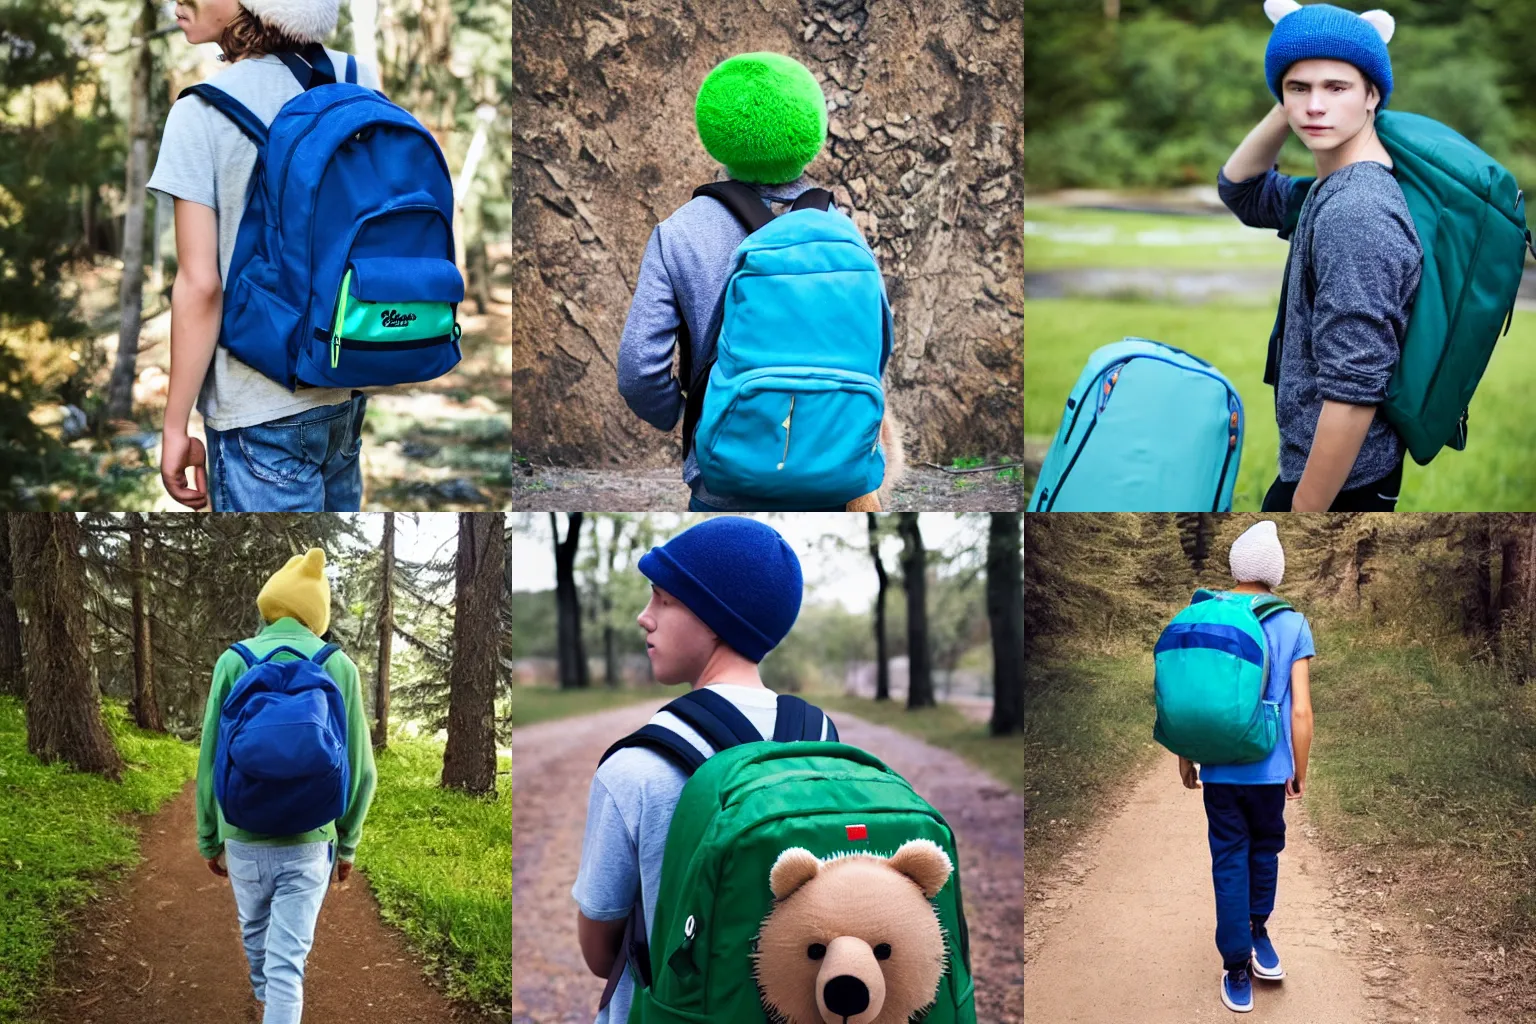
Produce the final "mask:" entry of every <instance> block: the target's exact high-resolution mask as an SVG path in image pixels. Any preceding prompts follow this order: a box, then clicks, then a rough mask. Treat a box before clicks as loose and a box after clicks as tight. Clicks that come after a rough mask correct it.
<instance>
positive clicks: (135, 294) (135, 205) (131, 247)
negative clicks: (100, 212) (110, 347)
mask: <svg viewBox="0 0 1536 1024" xmlns="http://www.w3.org/2000/svg"><path fill="white" fill-rule="evenodd" d="M157 16H158V8H157V6H156V4H155V3H154V0H144V3H143V5H142V6H141V7H140V9H139V23H138V26H137V28H135V29H134V32H135V34H136V35H137V36H138V40H139V59H138V62H137V64H136V65H135V68H134V75H133V88H132V90H131V91H130V93H129V101H128V139H129V142H128V180H127V183H126V187H127V190H128V195H127V199H128V215H127V216H126V217H125V218H124V220H123V276H122V281H121V283H120V286H119V288H118V328H117V361H116V363H114V364H113V366H112V379H111V381H110V382H109V383H108V385H107V406H106V417H107V419H109V420H126V419H129V418H131V417H132V416H133V381H134V377H135V375H136V373H137V366H138V359H139V320H140V316H141V314H142V313H143V312H144V204H145V203H146V202H147V201H148V199H149V193H147V192H146V191H145V190H144V182H145V181H146V180H147V178H148V173H149V172H148V165H149V120H150V117H149V83H150V77H151V75H152V74H153V73H154V69H155V55H154V51H153V50H151V49H150V45H149V40H150V36H151V35H152V34H153V32H154V30H155V22H156V20H157Z"/></svg>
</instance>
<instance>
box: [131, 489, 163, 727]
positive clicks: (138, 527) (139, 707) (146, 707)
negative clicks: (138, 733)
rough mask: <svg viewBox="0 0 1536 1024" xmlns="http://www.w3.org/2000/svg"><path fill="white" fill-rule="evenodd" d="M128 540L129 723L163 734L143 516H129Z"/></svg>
mask: <svg viewBox="0 0 1536 1024" xmlns="http://www.w3.org/2000/svg"><path fill="white" fill-rule="evenodd" d="M130 515H131V518H132V527H131V530H132V532H131V533H130V534H129V537H128V547H129V554H130V556H131V558H132V563H133V706H132V707H131V708H130V710H131V711H132V712H133V720H134V722H135V723H137V725H138V727H139V728H140V729H150V730H153V731H154V732H165V722H164V720H163V719H162V718H161V717H160V702H159V700H158V699H156V697H155V647H154V638H153V636H152V634H151V631H150V614H149V571H148V568H147V566H146V560H145V557H144V514H143V513H142V512H133V513H130Z"/></svg>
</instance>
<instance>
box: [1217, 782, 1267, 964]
mask: <svg viewBox="0 0 1536 1024" xmlns="http://www.w3.org/2000/svg"><path fill="white" fill-rule="evenodd" d="M1202 788H1203V790H1204V793H1205V817H1206V820H1207V821H1208V822H1209V823H1210V839H1211V877H1212V880H1213V881H1214V882H1215V883H1216V948H1217V949H1218V950H1220V951H1221V961H1222V964H1223V966H1225V967H1226V968H1227V969H1228V970H1234V969H1236V968H1238V967H1242V966H1245V965H1246V964H1247V963H1248V959H1249V957H1250V956H1252V954H1253V938H1252V935H1253V932H1252V929H1253V927H1254V926H1262V925H1263V924H1264V921H1265V920H1266V919H1268V917H1269V915H1270V913H1271V912H1272V911H1273V910H1274V909H1275V883H1276V881H1277V879H1278V878H1279V875H1280V851H1281V850H1283V849H1285V784H1284V783H1281V782H1277V783H1272V784H1268V785H1262V786H1241V785H1235V784H1232V783H1226V782H1207V783H1204V784H1203V786H1202Z"/></svg>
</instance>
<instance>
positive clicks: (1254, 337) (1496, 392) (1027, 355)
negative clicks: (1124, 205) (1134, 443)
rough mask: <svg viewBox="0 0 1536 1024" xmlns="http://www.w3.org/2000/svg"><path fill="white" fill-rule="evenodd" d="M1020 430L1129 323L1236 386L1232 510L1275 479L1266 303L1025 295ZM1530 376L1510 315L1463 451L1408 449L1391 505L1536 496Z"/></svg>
mask: <svg viewBox="0 0 1536 1024" xmlns="http://www.w3.org/2000/svg"><path fill="white" fill-rule="evenodd" d="M1024 306H1025V311H1024V316H1025V324H1026V327H1025V332H1024V333H1025V339H1024V431H1025V434H1026V435H1027V436H1029V437H1030V438H1031V439H1033V440H1036V441H1045V442H1049V440H1050V438H1051V437H1052V436H1053V435H1054V434H1055V432H1056V429H1057V428H1058V426H1059V425H1060V423H1061V414H1062V409H1063V407H1064V406H1065V403H1066V398H1067V395H1068V393H1069V392H1070V391H1071V388H1072V385H1073V383H1074V382H1075V381H1076V380H1077V375H1078V373H1079V372H1081V370H1082V368H1083V364H1084V363H1085V362H1086V361H1087V359H1088V355H1089V353H1091V352H1092V351H1093V350H1094V349H1096V348H1098V347H1099V346H1101V345H1106V344H1109V343H1110V342H1114V341H1118V340H1119V339H1120V338H1122V337H1124V336H1126V335H1138V336H1141V337H1146V338H1152V339H1154V340H1156V341H1162V342H1166V343H1168V344H1170V345H1175V346H1177V347H1179V348H1182V349H1186V350H1188V351H1190V352H1193V353H1194V354H1195V355H1198V356H1201V357H1202V358H1204V359H1208V360H1210V361H1211V362H1212V363H1214V364H1215V365H1216V366H1217V367H1218V368H1219V369H1221V371H1222V372H1223V373H1225V374H1226V375H1227V377H1228V378H1229V379H1230V380H1231V381H1232V383H1233V384H1234V385H1235V386H1236V388H1237V390H1238V393H1239V394H1240V395H1242V397H1243V406H1244V410H1245V414H1246V415H1245V423H1246V433H1245V437H1244V443H1243V459H1242V467H1241V470H1240V472H1239V474H1238V478H1237V489H1236V491H1235V493H1234V495H1233V506H1232V507H1233V508H1234V509H1235V510H1237V511H1254V510H1257V509H1258V508H1259V507H1260V505H1261V504H1262V502H1263V499H1264V492H1265V490H1266V489H1267V488H1268V487H1269V484H1270V483H1271V482H1272V481H1273V480H1274V477H1275V467H1276V462H1277V451H1278V447H1277V446H1278V435H1277V432H1276V429H1275V420H1274V399H1273V397H1272V392H1271V390H1270V388H1269V387H1268V385H1266V384H1265V383H1264V358H1265V353H1266V347H1267V343H1268V339H1269V331H1270V328H1271V326H1272V325H1273V323H1274V310H1272V309H1268V308H1262V307H1243V306H1230V305H1205V306H1195V305H1173V304H1166V303H1152V302H1106V301H1101V300H1087V299H1060V300H1057V299H1040V300H1034V301H1026V302H1025V304H1024ZM1533 381H1536V317H1533V316H1531V315H1530V314H1520V313H1517V314H1516V315H1515V319H1514V324H1513V326H1512V327H1511V329H1510V332H1509V336H1508V337H1507V338H1504V339H1503V340H1501V341H1500V343H1499V346H1498V348H1497V349H1495V350H1494V355H1493V361H1492V362H1491V363H1490V364H1489V366H1488V371H1487V373H1486V374H1485V375H1484V376H1483V380H1482V384H1481V385H1480V386H1479V387H1478V390H1477V395H1476V396H1475V397H1474V398H1473V400H1472V409H1471V413H1470V416H1469V419H1468V444H1467V450H1466V451H1464V452H1455V451H1450V450H1448V449H1447V450H1445V451H1443V452H1441V454H1440V455H1439V456H1438V457H1437V458H1436V459H1435V460H1434V462H1432V463H1430V464H1429V465H1428V466H1419V465H1417V464H1416V463H1414V462H1413V461H1412V460H1409V462H1408V465H1407V467H1406V469H1405V470H1404V474H1403V477H1404V478H1403V489H1402V500H1401V501H1399V503H1398V506H1397V507H1398V511H1400V512H1412V511H1434V512H1454V511H1483V512H1487V511H1503V510H1518V509H1528V508H1532V507H1536V473H1533V472H1532V471H1531V455H1530V453H1531V452H1532V451H1536V418H1533V417H1531V416H1527V415H1526V412H1527V411H1528V409H1529V403H1530V393H1531V387H1532V382H1533Z"/></svg>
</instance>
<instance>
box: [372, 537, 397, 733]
mask: <svg viewBox="0 0 1536 1024" xmlns="http://www.w3.org/2000/svg"><path fill="white" fill-rule="evenodd" d="M394 581H395V514H394V513H393V512H386V513H384V578H383V579H382V580H381V581H380V583H379V672H378V680H377V682H376V683H375V684H374V691H373V708H374V723H373V745H374V748H375V749H377V750H383V749H384V748H385V747H387V746H388V745H389V660H390V648H391V647H392V646H393V645H394V641H395V587H394Z"/></svg>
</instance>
